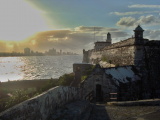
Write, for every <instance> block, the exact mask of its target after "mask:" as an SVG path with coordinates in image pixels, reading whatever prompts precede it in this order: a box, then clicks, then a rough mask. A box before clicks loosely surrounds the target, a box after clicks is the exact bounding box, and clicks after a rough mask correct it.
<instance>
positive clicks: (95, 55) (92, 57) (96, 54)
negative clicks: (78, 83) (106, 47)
mask: <svg viewBox="0 0 160 120" xmlns="http://www.w3.org/2000/svg"><path fill="white" fill-rule="evenodd" d="M102 53H103V51H93V52H90V53H89V58H88V59H89V63H92V64H96V63H97V61H99V60H100V59H101V58H102Z"/></svg>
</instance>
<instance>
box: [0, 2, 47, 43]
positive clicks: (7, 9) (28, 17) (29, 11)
mask: <svg viewBox="0 0 160 120" xmlns="http://www.w3.org/2000/svg"><path fill="white" fill-rule="evenodd" d="M46 30H48V27H47V25H46V23H45V20H44V19H43V17H42V16H41V11H38V10H37V9H34V8H33V7H31V6H30V5H29V4H28V3H26V2H25V1H23V0H0V40H5V41H6V40H7V41H11V40H14V41H20V40H24V39H26V38H27V37H29V36H31V35H33V34H35V33H36V32H39V31H46Z"/></svg>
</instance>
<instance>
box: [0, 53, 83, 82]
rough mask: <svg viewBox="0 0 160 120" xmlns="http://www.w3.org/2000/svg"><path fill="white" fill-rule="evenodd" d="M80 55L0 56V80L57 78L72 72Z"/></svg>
mask: <svg viewBox="0 0 160 120" xmlns="http://www.w3.org/2000/svg"><path fill="white" fill-rule="evenodd" d="M82 58H83V56H82V55H65V56H22V57H0V81H1V82H5V81H8V80H10V81H12V80H33V79H50V78H51V77H52V78H59V77H60V76H61V75H63V74H65V73H72V72H73V63H82Z"/></svg>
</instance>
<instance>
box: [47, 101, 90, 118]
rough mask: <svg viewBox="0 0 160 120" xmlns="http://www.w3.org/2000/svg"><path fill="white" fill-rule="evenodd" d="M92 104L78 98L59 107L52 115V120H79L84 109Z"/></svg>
mask: <svg viewBox="0 0 160 120" xmlns="http://www.w3.org/2000/svg"><path fill="white" fill-rule="evenodd" d="M89 105H90V103H89V101H86V100H76V101H73V102H71V103H68V104H66V105H64V106H63V107H61V108H59V109H57V110H56V111H55V112H54V113H53V114H51V115H50V118H49V119H50V120H78V118H80V115H81V114H82V113H83V111H85V110H86V108H88V106H89Z"/></svg>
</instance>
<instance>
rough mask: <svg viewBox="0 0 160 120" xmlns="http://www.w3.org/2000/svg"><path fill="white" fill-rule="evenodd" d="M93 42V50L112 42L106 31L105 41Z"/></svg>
mask: <svg viewBox="0 0 160 120" xmlns="http://www.w3.org/2000/svg"><path fill="white" fill-rule="evenodd" d="M94 44H95V46H94V49H95V50H100V49H102V48H104V47H106V46H109V45H111V44H112V39H111V34H110V33H109V32H108V34H107V39H106V41H97V42H95V43H94Z"/></svg>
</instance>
